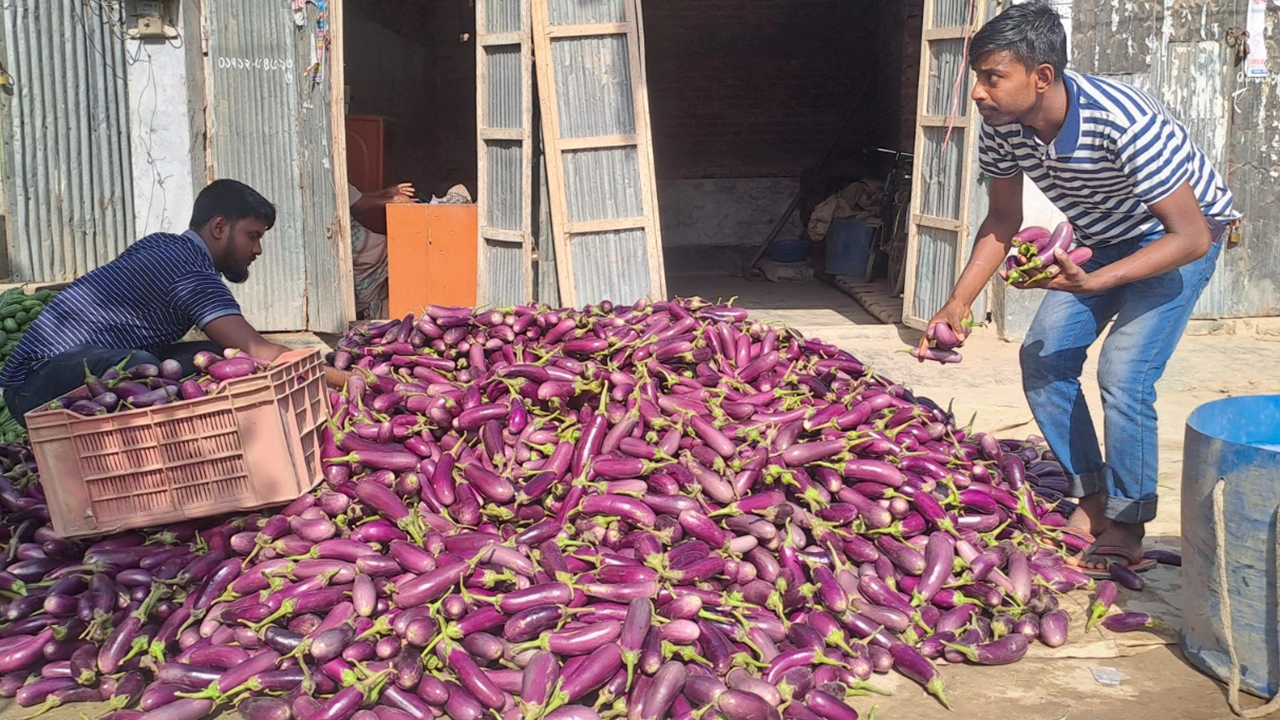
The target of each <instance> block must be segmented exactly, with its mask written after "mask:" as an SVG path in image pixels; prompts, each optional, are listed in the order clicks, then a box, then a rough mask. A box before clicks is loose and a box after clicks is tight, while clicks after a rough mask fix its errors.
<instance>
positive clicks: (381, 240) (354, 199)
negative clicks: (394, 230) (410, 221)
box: [347, 183, 415, 320]
mask: <svg viewBox="0 0 1280 720" xmlns="http://www.w3.org/2000/svg"><path fill="white" fill-rule="evenodd" d="M347 190H348V192H349V193H350V196H351V266H352V268H351V269H352V274H353V276H354V278H355V287H356V318H357V319H360V320H368V319H371V318H373V319H377V318H385V317H386V315H387V212H386V207H387V205H391V204H393V203H411V202H413V198H414V195H415V191H414V189H413V185H412V184H410V183H400V184H399V185H392V186H391V187H389V188H384V189H382V190H375V191H372V192H367V193H362V192H360V191H359V190H357V189H356V187H355V186H354V185H350V184H349V185H347Z"/></svg>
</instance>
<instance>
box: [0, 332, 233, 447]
mask: <svg viewBox="0 0 1280 720" xmlns="http://www.w3.org/2000/svg"><path fill="white" fill-rule="evenodd" d="M201 350H209V351H211V352H216V353H221V352H222V346H220V345H218V344H217V343H215V342H210V341H199V342H185V343H175V344H173V345H169V346H168V347H165V348H162V349H161V350H159V351H158V352H156V353H154V354H153V353H149V352H146V351H145V350H123V349H113V348H100V347H93V346H91V345H81V346H79V347H75V348H72V349H70V350H68V351H66V352H64V353H62V354H61V355H58V356H56V357H54V358H52V359H50V360H49V361H48V362H46V363H45V364H44V365H41V366H40V368H39V369H38V370H35V371H33V372H31V373H30V374H28V376H27V381H26V382H24V383H23V384H22V386H21V387H17V388H6V389H5V390H4V393H3V394H4V404H5V406H6V407H8V408H9V412H10V413H11V414H12V415H13V418H14V419H15V420H17V421H18V424H19V425H21V426H22V427H24V428H25V427H26V426H27V420H26V417H25V416H26V414H27V413H29V412H31V411H32V410H35V409H36V408H39V407H42V406H44V405H46V404H47V403H49V402H51V401H53V400H56V399H57V398H60V397H62V396H63V395H66V394H67V393H69V392H71V391H72V390H75V389H76V388H78V387H80V386H81V385H83V384H84V373H85V369H86V368H88V371H89V372H90V373H92V374H93V375H94V376H95V377H96V376H99V375H102V373H104V372H106V371H107V368H109V367H113V366H115V365H118V364H120V362H121V361H123V360H124V359H125V358H129V364H130V365H131V366H132V365H141V364H143V363H151V364H153V365H158V364H160V361H161V360H162V359H168V358H172V359H174V360H177V361H178V362H179V363H181V364H182V374H183V376H186V375H190V374H191V373H193V372H195V370H196V366H195V357H196V354H197V353H199V352H200V351H201Z"/></svg>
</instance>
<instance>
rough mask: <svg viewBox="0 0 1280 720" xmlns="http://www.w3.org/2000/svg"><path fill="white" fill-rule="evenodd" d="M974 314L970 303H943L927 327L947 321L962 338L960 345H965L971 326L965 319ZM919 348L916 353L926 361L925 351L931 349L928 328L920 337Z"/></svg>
mask: <svg viewBox="0 0 1280 720" xmlns="http://www.w3.org/2000/svg"><path fill="white" fill-rule="evenodd" d="M972 315H973V311H972V310H971V309H970V308H969V306H968V305H964V304H962V303H959V302H956V301H954V300H952V301H950V302H948V303H947V304H946V305H943V306H942V309H941V310H939V311H938V314H937V315H934V316H933V319H932V320H930V321H929V324H928V325H926V326H925V327H926V328H931V327H933V326H934V325H937V324H939V323H946V324H947V325H950V326H951V329H952V330H954V331H955V333H956V337H958V338H960V345H964V341H965V340H966V339H967V338H968V337H969V328H968V326H967V325H965V321H966V320H968V319H969V317H970V316H972ZM957 347H959V346H957ZM918 348H919V352H918V353H916V355H917V356H918V357H919V360H920V362H924V357H923V356H924V351H925V350H927V349H929V333H928V331H927V330H926V332H925V335H924V337H922V338H920V344H919V345H918Z"/></svg>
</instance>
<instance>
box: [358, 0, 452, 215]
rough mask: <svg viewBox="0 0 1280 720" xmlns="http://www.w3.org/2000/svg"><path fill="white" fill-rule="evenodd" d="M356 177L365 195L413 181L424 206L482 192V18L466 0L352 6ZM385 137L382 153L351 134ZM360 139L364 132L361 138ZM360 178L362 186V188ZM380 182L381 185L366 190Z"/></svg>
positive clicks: (389, 0) (390, 0)
mask: <svg viewBox="0 0 1280 720" xmlns="http://www.w3.org/2000/svg"><path fill="white" fill-rule="evenodd" d="M343 6H344V9H345V18H344V20H345V29H346V36H345V45H344V48H343V49H344V52H345V53H346V68H345V69H346V86H347V117H348V120H349V121H350V120H355V121H356V122H349V123H348V128H349V132H348V135H347V137H348V153H349V154H351V156H352V159H353V160H355V159H357V157H367V158H369V160H368V162H369V165H370V168H371V169H372V168H373V167H380V168H381V175H380V176H377V175H376V173H374V172H370V170H365V169H361V168H352V167H349V168H348V169H349V170H350V171H352V172H351V173H350V177H351V180H352V182H353V183H354V184H357V186H358V187H359V185H360V184H361V183H364V184H365V185H366V187H359V189H360V190H362V191H366V190H376V189H378V188H379V187H385V186H386V185H390V184H392V183H396V182H411V183H413V185H414V187H416V188H417V189H418V192H419V193H420V194H421V195H422V196H423V197H425V198H430V197H431V196H432V195H434V196H437V197H443V196H444V195H445V193H447V192H448V191H449V188H451V187H452V186H453V185H456V184H458V183H462V184H463V185H465V186H466V187H467V188H468V189H470V190H471V191H472V192H474V188H475V184H476V149H475V148H476V87H475V68H476V58H475V53H476V49H475V44H474V37H475V10H474V8H473V7H472V5H471V3H470V2H468V0H345V1H344V3H343ZM369 121H376V122H375V123H374V124H377V125H380V126H381V127H382V128H384V129H385V137H384V139H383V141H382V144H381V146H378V145H375V144H372V143H369V142H367V141H366V138H367V136H364V135H360V136H357V137H356V139H357V140H358V142H356V143H352V142H351V140H352V138H353V133H352V132H350V129H351V128H353V126H357V125H359V126H362V127H363V125H364V124H366V123H368V122H369ZM357 132H359V131H357ZM357 180H360V183H356V181H357ZM370 182H372V183H373V186H368V185H369V183H370Z"/></svg>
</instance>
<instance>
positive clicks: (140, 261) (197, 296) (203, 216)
mask: <svg viewBox="0 0 1280 720" xmlns="http://www.w3.org/2000/svg"><path fill="white" fill-rule="evenodd" d="M275 221H276V209H275V206H273V205H272V204H271V203H270V202H268V201H267V199H266V198H264V197H262V195H260V194H258V193H257V192H256V191H255V190H254V189H253V188H251V187H249V186H248V185H245V184H243V183H240V182H236V181H235V180H218V181H215V182H214V183H212V184H210V185H209V186H208V187H206V188H205V189H204V190H202V191H201V192H200V195H199V196H198V197H197V198H196V202H195V208H194V210H193V212H192V215H191V226H190V228H189V229H188V230H186V231H185V232H183V233H182V234H180V235H179V234H172V233H155V234H153V235H148V236H146V237H144V238H142V239H141V240H138V241H137V242H136V243H134V244H133V245H131V246H129V248H128V249H126V250H125V251H124V252H123V253H121V254H120V256H119V257H117V258H116V259H115V260H112V261H111V262H109V263H107V264H106V265H103V266H102V267H100V268H98V269H96V270H93V271H92V272H90V273H88V274H86V275H84V276H83V277H81V278H79V279H77V280H76V281H75V282H73V283H71V284H70V285H69V286H67V288H66V289H65V290H63V291H62V292H61V293H59V294H58V296H57V297H56V298H54V300H53V302H51V303H49V305H48V307H46V308H45V309H44V311H43V312H42V313H41V314H40V317H39V318H38V319H37V320H36V321H35V322H34V323H33V324H32V325H31V327H30V328H29V329H28V330H27V332H26V334H25V335H23V337H22V341H21V342H19V343H18V346H17V347H16V348H15V349H14V351H13V354H12V355H10V357H9V361H8V362H7V363H6V364H5V366H4V371H3V372H2V373H0V388H3V391H4V403H5V405H6V406H8V408H9V410H10V412H11V413H13V416H14V417H15V418H17V420H18V422H19V423H22V424H23V426H24V427H25V425H26V422H25V420H24V419H23V416H24V415H25V414H26V413H28V412H30V411H31V410H32V409H35V408H39V407H41V406H42V405H44V404H46V403H48V402H50V401H51V400H54V399H55V398H58V397H60V396H62V395H64V394H66V393H68V392H70V391H72V390H74V389H75V388H76V387H78V386H80V385H82V384H83V383H84V379H85V370H86V368H87V369H88V372H90V373H93V374H94V375H95V376H97V375H101V374H102V373H103V372H105V371H106V370H107V369H108V368H110V367H112V366H114V365H118V364H120V363H121V362H122V361H125V360H126V359H128V362H129V364H131V365H132V364H138V363H157V364H158V363H159V362H160V361H161V360H162V359H168V358H172V359H175V360H177V361H179V362H180V363H182V365H183V370H184V371H185V372H186V373H192V372H194V371H195V367H194V364H193V360H194V358H195V355H196V353H197V352H199V351H201V350H213V351H216V352H221V351H222V350H223V349H224V348H239V349H241V350H243V351H245V352H246V353H249V354H250V355H252V356H253V357H256V358H258V359H260V360H267V361H270V360H274V359H275V358H276V357H277V356H279V355H280V354H281V353H283V352H285V351H286V350H288V348H286V347H285V346H283V345H277V344H276V343H273V342H270V341H268V340H267V339H266V338H264V337H262V335H260V334H259V333H258V331H257V330H255V329H254V328H253V327H252V326H251V325H249V323H248V322H247V321H246V320H245V319H244V316H243V315H242V314H241V311H240V305H239V303H237V302H236V299H235V298H234V297H232V295H231V290H230V289H229V288H228V287H227V285H226V284H225V283H224V282H223V279H224V278H225V279H226V280H229V281H231V282H233V283H243V282H245V281H246V280H248V279H249V265H251V264H252V263H253V261H254V260H255V259H257V257H258V256H259V255H261V254H262V238H263V236H264V235H266V233H267V231H268V230H270V229H271V226H272V225H274V224H275ZM192 327H196V328H199V329H200V330H201V331H202V332H204V334H205V335H206V336H208V337H209V341H208V342H188V343H180V342H178V341H179V340H180V339H181V338H182V337H183V336H184V335H186V334H187V333H188V332H189V331H190V330H191V328H192ZM331 381H332V382H337V381H336V380H331Z"/></svg>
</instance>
